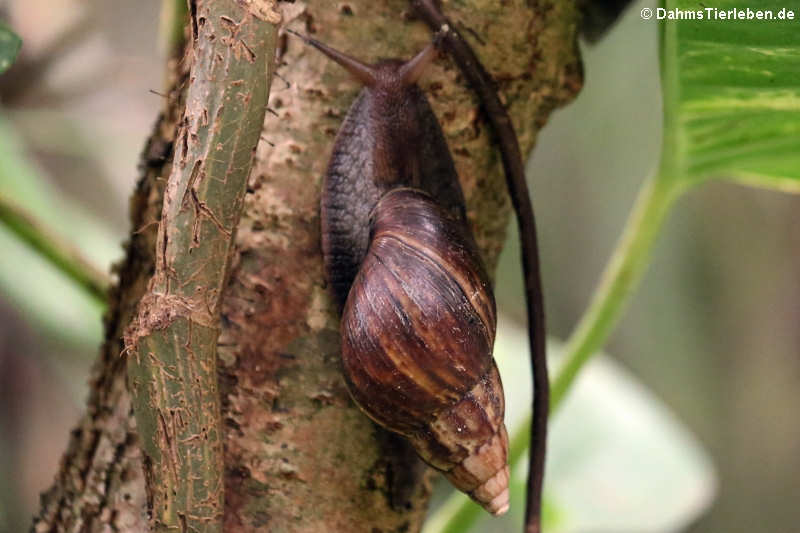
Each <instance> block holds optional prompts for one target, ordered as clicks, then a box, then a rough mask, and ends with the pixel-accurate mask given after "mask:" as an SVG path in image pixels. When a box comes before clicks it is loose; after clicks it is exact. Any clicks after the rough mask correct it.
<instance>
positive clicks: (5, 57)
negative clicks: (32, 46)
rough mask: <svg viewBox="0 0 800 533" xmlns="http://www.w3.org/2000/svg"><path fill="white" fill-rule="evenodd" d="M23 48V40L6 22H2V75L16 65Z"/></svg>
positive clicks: (0, 62) (0, 57) (0, 23)
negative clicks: (20, 50)
mask: <svg viewBox="0 0 800 533" xmlns="http://www.w3.org/2000/svg"><path fill="white" fill-rule="evenodd" d="M21 46H22V39H20V38H19V36H18V35H17V34H16V33H14V32H13V31H11V28H9V27H8V25H7V24H6V23H5V22H2V21H0V74H2V73H3V72H5V71H6V70H8V68H9V67H10V66H11V65H13V64H14V60H15V59H17V53H18V52H19V49H20V47H21Z"/></svg>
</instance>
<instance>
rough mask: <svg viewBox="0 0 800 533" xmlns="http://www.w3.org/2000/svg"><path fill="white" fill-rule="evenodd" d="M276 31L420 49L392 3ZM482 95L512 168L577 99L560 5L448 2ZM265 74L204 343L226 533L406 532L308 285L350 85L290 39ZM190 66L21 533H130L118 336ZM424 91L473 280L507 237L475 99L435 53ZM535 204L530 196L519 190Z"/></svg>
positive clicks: (372, 51) (407, 470)
mask: <svg viewBox="0 0 800 533" xmlns="http://www.w3.org/2000/svg"><path fill="white" fill-rule="evenodd" d="M282 6H283V16H284V23H285V24H287V25H289V27H292V28H294V29H297V30H299V31H303V32H306V33H309V34H311V35H313V36H314V37H316V38H318V39H320V40H322V41H324V42H326V43H327V44H330V45H332V46H334V47H336V48H338V49H340V50H342V51H345V52H349V53H351V54H352V55H354V56H357V57H359V58H360V59H363V60H365V61H369V62H372V61H374V60H376V59H378V58H381V57H409V56H410V55H411V54H413V53H414V52H416V51H418V50H419V49H421V48H422V47H423V46H424V45H425V44H426V43H427V42H429V41H430V39H431V34H430V32H429V30H428V29H427V27H426V26H425V25H424V24H423V23H422V22H420V21H419V20H416V19H415V17H413V15H412V13H411V9H410V7H409V4H408V3H407V2H405V1H403V0H391V1H389V0H385V1H379V2H375V1H370V0H351V1H349V2H338V3H329V2H310V1H309V2H300V1H299V0H298V1H297V2H295V3H286V4H282ZM443 10H444V11H445V12H446V14H448V15H449V16H450V18H451V19H452V20H453V21H454V23H455V24H456V25H457V26H458V28H459V29H460V30H461V31H462V33H463V34H464V35H465V37H466V38H467V39H468V40H469V41H470V43H471V44H472V46H473V47H474V48H475V51H476V52H477V54H478V56H479V57H480V58H481V60H482V62H483V64H484V65H485V67H486V68H487V70H489V72H491V73H492V74H493V75H494V77H495V79H496V80H497V82H498V89H499V91H500V93H501V98H502V99H503V101H504V102H505V103H506V105H507V106H508V108H509V112H510V115H511V117H512V118H513V120H514V123H515V126H516V129H517V132H518V134H519V138H520V144H521V147H522V150H523V153H528V152H529V151H530V150H531V148H532V146H533V142H534V140H535V137H536V133H537V132H538V129H539V128H540V127H541V126H542V125H543V124H544V123H545V122H546V120H547V117H548V115H549V113H550V112H551V111H552V110H553V109H554V108H555V107H557V106H558V105H561V104H563V103H565V102H567V101H569V100H570V99H571V97H572V96H573V95H574V94H575V93H576V92H577V90H578V89H579V87H580V85H581V68H580V63H579V60H578V53H577V47H576V31H577V19H578V13H577V10H576V7H575V4H574V2H572V1H570V0H555V1H554V2H520V1H513V2H491V1H488V0H465V1H463V2H457V3H445V4H444V5H443ZM279 53H280V65H279V67H278V70H277V73H278V75H280V76H281V77H282V78H284V79H285V80H286V81H285V82H284V81H282V80H281V79H276V80H275V81H274V83H273V87H272V92H271V97H270V107H271V109H272V110H274V111H275V113H277V116H275V115H273V114H268V115H267V118H266V120H265V124H264V129H263V135H262V139H263V140H264V141H265V142H262V143H260V145H259V147H258V150H257V154H256V162H255V164H254V167H253V170H252V172H251V174H250V180H249V187H248V194H247V197H246V203H245V210H244V213H243V215H242V218H241V221H240V225H239V229H238V231H237V235H236V241H237V247H236V251H235V252H234V255H233V257H232V262H231V265H232V267H231V268H232V273H231V278H230V281H229V283H228V285H227V288H226V293H225V295H224V299H223V303H222V324H221V328H222V333H221V335H220V337H219V342H218V355H219V368H218V370H219V383H220V391H221V395H222V398H221V400H222V418H223V425H224V430H225V436H224V446H225V504H226V505H225V529H226V531H231V532H233V531H236V532H240V531H241V532H245V531H248V532H249V531H273V532H282V531H303V532H315V531H325V532H331V531H347V532H361V531H366V532H369V531H417V530H418V529H419V527H420V525H421V523H422V520H423V518H424V514H425V510H426V504H427V499H428V495H429V492H430V488H429V487H430V484H429V476H427V475H426V474H425V472H426V468H425V467H424V466H423V465H421V464H420V463H419V461H418V459H416V457H415V456H414V454H413V452H410V451H409V450H408V448H407V446H405V445H404V444H403V443H402V442H400V441H398V439H396V438H393V437H391V436H390V435H388V434H387V433H386V432H384V431H383V430H381V429H380V428H378V427H377V426H375V425H374V424H373V423H372V422H371V421H370V420H369V419H368V418H367V417H366V416H365V415H363V414H362V412H361V411H360V410H359V409H358V408H357V407H355V405H354V404H353V403H352V401H351V400H350V397H349V395H348V393H347V390H346V388H345V385H344V382H343V380H342V377H341V375H340V371H339V365H340V363H339V336H338V316H337V313H336V310H335V306H334V305H333V302H332V299H331V296H330V294H329V292H328V289H327V287H326V285H325V281H324V277H323V269H322V257H321V252H320V235H319V187H320V184H321V178H322V175H323V173H324V170H325V166H326V162H327V161H326V158H327V156H328V155H329V153H330V149H331V146H332V143H333V138H334V136H335V134H336V130H337V128H338V126H339V124H340V122H341V120H342V118H343V117H344V114H345V113H346V111H347V109H348V107H349V105H350V103H351V102H352V101H353V98H354V97H355V95H356V93H357V92H358V90H359V87H358V84H357V83H356V82H355V81H352V80H350V79H349V78H348V75H347V74H346V73H345V72H344V71H343V70H342V69H341V68H340V67H339V66H337V65H335V64H333V63H331V62H329V61H327V60H326V59H325V58H323V56H322V55H321V54H319V53H318V52H316V51H314V50H312V49H310V48H308V47H306V46H305V45H304V44H303V43H302V42H300V40H299V39H293V38H289V39H285V38H284V39H281V45H280V50H279ZM186 63H187V62H178V61H174V62H172V63H171V65H170V67H169V68H170V75H171V76H172V77H173V78H174V79H175V80H176V82H175V84H174V86H175V87H178V88H180V89H179V90H176V91H175V92H174V93H173V95H174V98H170V100H169V101H168V104H167V107H166V109H165V111H164V113H163V115H162V116H161V117H160V118H159V120H158V122H157V124H156V127H155V130H154V133H153V135H152V137H151V138H150V140H149V141H148V143H147V147H146V149H145V151H144V154H143V157H142V164H141V167H140V179H139V182H138V184H137V187H136V191H135V192H134V195H133V197H132V200H131V221H132V234H131V239H130V241H129V243H128V245H127V256H126V258H125V260H124V261H123V262H122V263H121V264H120V265H119V266H118V267H117V269H118V273H119V277H120V282H119V285H118V287H117V288H116V289H115V290H114V292H113V295H112V298H111V302H110V311H109V313H108V315H107V318H106V342H105V343H104V344H103V346H102V348H101V352H100V358H99V360H98V362H97V363H96V364H95V366H94V368H93V371H92V376H91V392H90V397H89V401H88V406H87V411H86V414H85V415H84V417H83V418H82V420H81V421H80V423H79V425H78V427H77V428H76V429H75V430H74V431H73V434H72V437H71V439H70V443H69V447H68V449H67V451H66V453H65V455H64V458H63V461H62V465H61V468H60V471H59V473H58V475H57V478H56V480H55V483H54V485H53V487H52V488H51V489H50V490H49V491H48V492H47V493H45V494H44V495H43V496H42V508H41V511H40V514H39V516H38V517H37V518H36V520H35V522H34V529H35V531H37V532H39V531H41V532H44V531H76V532H77V531H87V532H100V531H133V532H135V531H146V530H147V527H148V526H147V523H148V521H147V510H146V496H145V490H144V476H143V473H142V455H141V452H140V449H139V442H138V439H137V434H136V427H135V421H134V419H133V415H132V410H131V400H130V396H129V394H128V391H127V387H126V373H125V369H126V363H125V356H124V355H122V352H123V349H124V347H123V342H122V334H123V331H124V330H125V328H126V326H127V325H128V324H129V322H130V320H131V318H132V317H133V316H134V314H135V310H136V306H137V304H138V301H139V299H140V298H141V297H142V295H143V294H144V292H145V289H146V286H147V283H148V280H149V278H150V277H151V276H152V274H153V268H154V261H153V256H154V252H155V242H156V224H154V222H156V221H158V218H159V217H160V213H161V204H162V197H163V190H162V189H163V185H164V179H163V178H165V177H166V176H167V175H168V174H169V168H170V165H171V158H172V154H171V149H172V143H173V141H174V139H175V134H176V128H177V122H178V120H179V118H180V116H181V112H182V106H183V96H182V94H180V91H185V85H186V83H187V79H186V70H187V68H188V66H187V64H186ZM421 87H422V89H423V90H424V91H425V93H426V94H427V95H428V98H429V100H430V102H431V105H432V107H433V109H434V112H435V113H436V115H437V117H439V120H440V122H441V124H442V128H443V130H444V132H445V136H446V138H447V141H448V143H449V145H450V148H451V150H452V152H453V155H454V159H455V163H456V168H457V170H458V173H459V176H460V178H461V183H462V187H463V189H464V193H465V196H466V200H467V207H468V214H469V217H470V222H471V224H472V227H473V230H474V232H475V236H476V239H477V241H478V244H479V246H480V248H481V251H482V253H483V257H484V259H485V261H486V263H487V266H488V268H489V270H490V271H491V270H493V268H494V265H495V264H496V261H497V256H498V254H499V252H500V249H501V246H502V243H503V240H504V233H505V228H506V226H507V223H508V216H509V205H510V204H509V201H508V198H507V196H506V192H505V185H504V179H503V176H502V168H501V165H500V158H499V156H498V153H497V149H496V147H495V146H494V145H493V144H492V132H491V131H489V129H488V127H487V125H486V122H485V120H484V117H483V116H482V113H481V111H480V109H479V107H478V102H477V100H476V98H475V97H474V95H473V93H472V92H470V90H469V88H468V87H465V85H464V82H463V80H462V76H461V75H460V73H459V71H458V69H457V67H456V66H455V65H454V64H453V62H452V61H451V60H450V59H449V58H447V57H441V58H440V59H439V60H437V62H436V64H435V65H434V66H433V67H432V68H430V69H429V72H428V73H426V75H425V76H424V77H423V81H422V83H421ZM534 193H535V190H534Z"/></svg>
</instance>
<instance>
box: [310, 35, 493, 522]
mask: <svg viewBox="0 0 800 533" xmlns="http://www.w3.org/2000/svg"><path fill="white" fill-rule="evenodd" d="M304 40H306V42H307V43H309V44H311V45H312V46H314V47H315V48H317V49H319V50H320V51H322V52H323V53H324V54H326V55H327V56H328V57H330V58H331V59H333V60H334V61H336V62H337V63H339V64H341V65H342V66H344V67H345V68H346V69H347V70H348V71H349V72H350V73H351V74H352V75H353V76H354V77H355V78H356V79H358V80H359V81H361V83H362V84H363V85H364V89H363V90H362V92H361V93H360V94H359V96H358V97H357V98H356V100H355V102H354V103H353V105H352V106H351V108H350V110H349V112H348V114H347V116H346V117H345V119H344V122H343V124H342V126H341V127H340V129H339V132H338V134H337V137H336V140H335V142H334V147H333V153H332V155H331V159H330V162H329V164H328V169H327V171H326V174H325V178H324V183H323V193H322V200H321V218H322V248H323V256H324V259H325V267H326V273H327V278H328V281H329V283H330V285H331V287H332V290H333V293H334V295H335V297H336V299H337V301H338V303H339V305H340V307H341V308H342V324H341V337H342V362H343V369H344V376H345V381H346V383H347V385H348V389H349V391H350V393H351V396H352V397H353V399H354V400H355V402H356V403H357V404H358V405H359V406H360V407H361V409H362V410H363V411H364V412H365V413H366V414H367V415H368V416H369V417H371V418H372V419H373V420H375V421H376V422H377V423H378V424H380V425H382V426H384V427H385V428H387V429H389V430H391V431H394V432H396V433H399V434H401V435H403V436H404V437H406V438H407V439H408V441H409V442H410V443H411V444H412V445H413V447H414V448H415V450H416V451H417V453H418V454H419V456H420V457H421V458H422V459H423V460H424V461H425V462H427V463H428V464H430V465H431V466H433V467H434V468H436V469H438V470H440V471H442V472H443V473H444V475H445V476H446V477H447V478H448V479H449V480H450V481H451V483H452V484H453V485H454V486H455V487H457V488H458V489H460V490H462V491H464V492H466V493H467V494H469V495H470V496H471V497H472V498H473V499H475V500H476V501H477V502H478V503H480V504H481V505H482V506H483V507H484V508H485V509H486V510H487V511H489V512H490V513H492V514H502V513H504V512H505V511H506V510H507V509H508V499H509V497H508V478H509V471H508V466H507V455H508V435H507V433H506V428H505V426H504V424H503V415H504V409H505V404H504V398H503V388H502V384H501V382H500V376H499V374H498V372H497V367H496V365H495V363H494V360H493V359H492V355H491V354H492V348H493V345H494V339H495V331H496V309H495V301H494V296H493V293H492V289H491V285H490V283H489V280H488V277H487V275H486V272H485V271H484V268H483V265H482V262H481V259H480V256H479V253H478V251H477V247H476V245H475V242H474V239H473V237H472V235H471V233H470V232H469V229H468V224H467V221H466V211H465V208H464V197H463V193H462V191H461V187H460V185H459V182H458V176H457V174H456V171H455V165H454V164H453V160H452V157H451V155H450V151H449V149H448V147H447V143H446V141H445V139H444V136H443V134H442V131H441V128H440V126H439V123H438V121H437V120H436V117H435V115H434V114H433V111H432V110H431V108H430V106H429V104H428V102H427V99H426V98H425V95H424V94H423V93H422V91H421V90H420V89H419V88H418V87H417V86H416V80H417V79H418V77H419V75H420V74H421V72H422V71H423V70H424V67H425V65H426V64H427V63H429V62H430V61H431V60H432V59H433V57H435V49H434V48H433V46H429V47H428V48H426V49H425V50H423V51H422V52H420V53H419V54H418V55H417V56H416V57H414V58H412V59H411V60H409V61H407V62H405V63H404V62H401V61H398V60H385V61H382V62H380V63H378V64H377V65H374V66H373V65H366V64H363V63H361V62H359V61H358V60H355V59H353V58H351V57H349V56H346V55H344V54H341V53H340V52H337V51H335V50H333V49H331V48H329V47H327V46H325V45H323V44H321V43H319V42H317V41H314V40H313V39H307V38H304Z"/></svg>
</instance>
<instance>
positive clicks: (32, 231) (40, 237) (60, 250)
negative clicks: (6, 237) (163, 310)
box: [0, 195, 110, 305]
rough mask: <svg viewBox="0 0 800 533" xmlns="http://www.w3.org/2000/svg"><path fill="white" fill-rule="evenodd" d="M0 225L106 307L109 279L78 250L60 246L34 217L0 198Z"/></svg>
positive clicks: (63, 243) (52, 234) (7, 200)
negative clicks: (3, 225) (0, 223)
mask: <svg viewBox="0 0 800 533" xmlns="http://www.w3.org/2000/svg"><path fill="white" fill-rule="evenodd" d="M0 222H2V223H3V224H5V226H6V227H7V228H8V229H9V230H11V231H12V232H13V233H14V234H15V235H16V236H17V237H19V238H20V239H21V240H22V241H24V242H26V243H28V244H29V245H30V246H31V248H33V249H34V250H36V251H37V252H39V253H40V254H41V255H42V256H43V257H44V258H45V259H47V260H49V261H50V263H51V264H52V265H53V266H54V267H56V268H57V269H58V270H60V271H61V272H62V273H64V274H65V275H66V276H67V277H69V278H70V279H72V280H73V281H74V282H76V283H77V284H78V285H80V286H81V287H82V288H83V289H85V290H86V292H87V293H88V294H89V295H91V296H92V297H93V298H95V299H96V300H97V301H98V302H99V303H100V304H101V305H105V304H106V298H107V296H108V287H109V284H110V280H109V278H108V276H107V275H105V274H104V273H103V272H101V271H99V270H98V269H96V268H95V267H94V266H93V265H92V264H91V263H90V262H89V261H88V260H86V259H85V258H84V257H83V255H82V254H81V253H80V252H79V251H78V250H76V249H75V248H74V247H72V246H70V245H69V244H67V243H66V242H63V241H62V240H61V238H60V237H58V236H56V235H55V234H54V233H53V232H52V231H50V230H49V229H48V228H46V227H45V226H44V225H43V224H42V223H41V222H39V221H38V220H36V218H35V217H34V216H33V215H31V214H30V213H28V212H27V211H25V210H24V209H23V208H21V207H20V206H18V205H16V204H15V203H13V202H12V201H10V200H9V199H7V198H5V197H4V196H2V195H0Z"/></svg>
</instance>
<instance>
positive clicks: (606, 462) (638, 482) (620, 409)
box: [424, 316, 716, 533]
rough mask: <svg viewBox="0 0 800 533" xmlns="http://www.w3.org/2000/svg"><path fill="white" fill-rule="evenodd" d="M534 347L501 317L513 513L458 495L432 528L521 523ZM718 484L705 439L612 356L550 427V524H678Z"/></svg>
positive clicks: (578, 528) (643, 531)
mask: <svg viewBox="0 0 800 533" xmlns="http://www.w3.org/2000/svg"><path fill="white" fill-rule="evenodd" d="M526 349H527V339H526V336H525V331H524V329H522V328H521V327H520V326H519V325H518V324H514V323H511V322H510V321H508V320H504V317H502V316H501V321H500V327H499V329H498V335H497V342H496V345H495V357H496V359H497V362H498V366H499V368H500V373H501V375H502V378H503V387H504V389H505V391H506V399H507V406H506V423H507V425H508V427H509V429H510V434H511V435H512V439H511V440H512V445H511V447H512V450H511V455H512V457H511V461H512V469H513V474H512V482H511V491H512V494H511V511H510V512H509V513H508V515H506V516H504V517H501V518H491V517H489V516H488V515H487V514H486V513H484V512H482V511H481V510H480V509H479V508H478V506H477V505H475V504H473V503H471V502H469V501H468V500H467V498H466V496H464V495H463V494H461V493H454V494H453V495H452V496H451V497H450V499H449V500H448V501H446V502H445V503H444V504H443V505H442V506H441V507H440V508H439V509H437V510H435V511H434V513H433V514H432V516H431V518H430V520H429V521H428V522H427V523H426V524H425V529H424V533H446V532H456V531H460V532H465V531H476V532H477V531H518V530H519V529H520V524H521V523H522V518H523V513H524V505H525V504H524V491H525V477H526V476H527V449H525V445H526V443H525V438H524V436H526V435H527V433H528V429H527V425H528V423H529V413H530V399H531V385H530V374H529V369H528V361H527V359H526V358H524V357H520V356H519V355H520V354H524V353H526ZM548 353H549V354H550V356H551V359H552V360H554V361H555V362H559V361H561V359H562V347H561V345H560V344H556V343H553V342H551V343H550V344H549V346H548ZM643 355H646V354H643ZM556 366H557V365H556ZM520 437H522V438H520ZM520 445H521V446H520ZM715 487H716V477H715V474H714V469H713V466H712V464H711V462H710V460H709V459H708V457H707V455H706V453H705V452H704V451H703V449H702V447H701V446H700V444H699V443H698V442H697V440H696V439H695V438H694V437H693V436H692V435H691V433H690V432H689V431H688V430H687V429H686V428H685V427H684V426H683V425H682V424H681V423H680V422H679V421H678V420H677V419H676V418H675V416H674V415H673V414H672V413H671V412H670V411H669V409H668V408H666V407H665V406H664V405H663V404H662V403H661V402H660V401H659V400H658V398H656V397H655V396H654V395H653V394H652V393H650V392H649V391H648V390H647V389H646V387H645V386H644V385H642V384H640V383H638V382H637V381H636V380H635V378H633V377H632V376H631V375H629V374H628V373H627V372H625V371H624V370H623V369H622V368H621V367H620V366H619V365H617V364H615V363H614V362H613V361H612V360H611V359H610V358H609V357H605V356H601V357H596V358H594V359H593V360H592V362H591V363H590V364H588V365H587V366H586V367H585V368H584V371H583V372H582V373H581V378H580V380H578V382H577V383H576V384H575V387H574V389H573V390H572V393H571V394H570V395H569V397H568V398H566V399H565V401H564V403H563V405H562V407H561V408H560V409H559V411H558V412H557V413H556V414H555V416H554V417H553V421H552V425H551V427H550V435H549V438H548V458H547V471H546V477H545V498H544V502H545V508H544V511H545V512H544V530H545V531H547V532H548V533H583V532H586V531H614V532H615V533H648V532H668V531H678V530H679V529H680V528H682V527H684V526H685V525H687V524H688V523H690V522H691V521H693V520H694V519H696V518H697V516H699V514H700V513H701V512H702V511H703V510H705V509H706V508H707V507H708V506H709V505H710V503H711V501H712V499H713V496H714V491H715Z"/></svg>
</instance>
